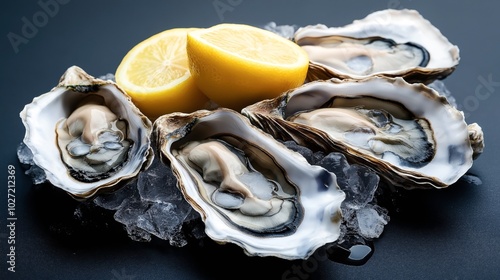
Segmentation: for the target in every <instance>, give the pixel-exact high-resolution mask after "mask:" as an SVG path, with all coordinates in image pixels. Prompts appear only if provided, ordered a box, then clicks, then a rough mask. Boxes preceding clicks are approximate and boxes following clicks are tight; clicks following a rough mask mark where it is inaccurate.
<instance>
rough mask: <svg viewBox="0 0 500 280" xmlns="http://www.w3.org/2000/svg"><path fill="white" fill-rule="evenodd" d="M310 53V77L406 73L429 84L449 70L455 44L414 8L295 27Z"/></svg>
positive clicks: (453, 61) (455, 60)
mask: <svg viewBox="0 0 500 280" xmlns="http://www.w3.org/2000/svg"><path fill="white" fill-rule="evenodd" d="M294 40H295V42H296V43H297V44H298V45H300V46H302V48H303V49H304V50H305V51H306V52H307V53H308V54H309V59H310V61H311V63H310V67H309V73H308V79H309V80H318V79H320V80H327V79H329V78H340V79H364V78H367V77H370V76H377V75H378V76H386V77H404V78H405V79H406V80H407V81H410V82H423V83H430V82H432V81H433V80H435V79H442V78H444V77H446V76H448V75H449V74H451V73H452V72H453V71H454V69H455V67H456V66H457V65H458V62H459V58H460V57H459V49H458V47H457V46H455V45H453V44H451V43H450V42H449V41H448V39H447V38H446V37H444V36H443V35H442V34H441V32H440V31H439V30H438V29H437V28H436V27H434V26H433V25H432V24H431V23H430V22H429V21H428V20H426V19H424V18H423V17H422V16H421V15H420V14H419V13H418V12H417V11H415V10H406V9H405V10H392V9H387V10H382V11H377V12H374V13H372V14H370V15H368V16H367V17H365V18H364V19H361V20H356V21H354V22H353V23H351V24H349V25H346V26H343V27H331V28H328V27H327V26H325V25H322V24H318V25H314V26H313V25H310V26H306V27H302V28H299V29H298V30H297V32H296V33H295V35H294Z"/></svg>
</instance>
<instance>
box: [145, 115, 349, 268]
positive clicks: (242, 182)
mask: <svg viewBox="0 0 500 280" xmlns="http://www.w3.org/2000/svg"><path fill="white" fill-rule="evenodd" d="M154 127H155V129H154V131H155V133H156V135H157V140H158V143H159V148H160V150H161V153H162V155H163V160H164V161H165V162H168V163H169V164H170V166H171V167H172V170H173V171H174V174H175V175H176V176H177V178H178V187H179V188H180V189H181V191H182V193H183V195H184V197H185V198H186V200H187V201H188V202H189V203H190V204H191V205H192V206H193V208H194V209H196V210H197V211H198V212H199V213H200V214H201V216H202V219H203V220H204V222H205V231H206V233H207V235H208V236H209V237H211V238H212V239H214V240H215V241H217V242H222V243H226V242H230V243H235V244H237V245H239V246H241V247H242V248H243V249H244V250H245V252H246V253H247V254H249V255H258V256H276V257H280V258H284V259H299V258H307V257H309V256H310V255H311V254H312V253H314V251H315V249H316V248H318V247H320V246H322V245H324V244H326V243H330V242H333V241H335V240H337V238H338V237H339V234H340V222H341V212H340V204H341V202H342V201H343V200H344V198H345V194H344V192H342V191H341V190H340V189H339V188H338V186H337V183H336V176H335V174H333V173H330V172H328V171H327V170H326V169H323V168H322V167H319V166H312V165H309V164H308V163H307V161H306V160H305V159H304V158H303V157H302V156H301V155H300V154H298V153H296V152H293V151H291V150H289V149H287V148H286V147H285V146H284V145H283V144H281V143H279V142H278V141H276V140H275V139H273V138H272V137H270V136H269V135H268V134H266V133H264V132H262V131H261V130H259V129H257V128H255V127H254V126H252V125H251V124H250V123H249V121H248V120H247V119H246V118H245V117H243V116H242V115H240V114H238V113H236V112H234V111H232V110H229V109H218V110H216V111H204V110H202V111H197V112H194V113H192V114H184V113H173V114H169V115H164V116H162V117H160V118H159V119H157V120H156V121H155V124H154Z"/></svg>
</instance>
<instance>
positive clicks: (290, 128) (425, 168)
mask: <svg viewBox="0 0 500 280" xmlns="http://www.w3.org/2000/svg"><path fill="white" fill-rule="evenodd" d="M242 113H243V114H244V115H247V116H248V117H249V118H250V120H251V121H252V122H253V123H254V124H255V125H257V126H259V127H261V128H262V129H264V130H265V131H267V132H269V133H271V134H272V135H273V136H275V137H276V138H281V139H285V140H289V139H290V140H295V141H296V142H298V143H299V144H301V145H304V146H309V147H314V146H315V147H316V148H318V149H323V150H328V151H340V152H343V153H344V154H345V155H346V157H347V158H348V159H350V160H351V161H354V162H357V163H361V164H365V165H367V166H369V167H371V168H373V169H374V170H376V171H377V172H378V173H379V174H380V175H381V176H382V177H384V178H385V179H386V180H387V181H389V182H391V183H392V184H395V185H399V186H402V187H405V188H425V187H435V188H443V187H447V186H449V185H450V184H452V183H454V182H455V181H457V180H458V179H459V178H460V177H461V176H462V175H463V174H464V173H465V172H466V171H467V170H468V169H469V168H470V167H471V165H472V161H473V150H472V148H471V141H470V140H469V137H471V138H473V137H474V136H472V134H474V133H472V130H471V136H469V130H470V129H471V128H473V126H472V125H471V126H469V127H468V126H467V124H466V123H465V121H464V117H463V114H462V112H460V111H458V110H456V109H455V108H454V107H452V106H451V105H449V104H448V102H447V101H446V99H445V98H444V97H440V96H439V95H438V94H437V93H436V92H435V91H434V90H432V89H430V88H428V87H426V86H425V85H423V84H408V83H407V82H405V81H404V80H403V79H402V78H391V79H389V78H382V77H374V78H368V79H365V80H360V81H352V80H343V81H340V80H336V79H332V80H330V81H316V82H311V83H308V84H305V85H304V86H302V87H299V88H297V89H294V90H291V91H289V92H287V93H285V94H283V95H282V96H280V97H278V98H275V99H272V100H264V101H261V102H259V103H256V104H254V105H251V106H248V107H247V108H244V109H243V110H242ZM475 126H477V125H475ZM477 127H478V126H477ZM477 127H476V128H475V129H473V130H474V131H476V132H478V133H476V134H474V135H478V137H475V138H476V139H477V140H476V142H478V143H475V144H474V145H475V146H477V147H482V145H483V143H482V133H480V132H481V130H480V129H478V128H477ZM479 134H480V135H479ZM479 142H480V143H479ZM481 150H482V148H481V149H476V152H477V153H480V152H481ZM476 156H477V155H476Z"/></svg>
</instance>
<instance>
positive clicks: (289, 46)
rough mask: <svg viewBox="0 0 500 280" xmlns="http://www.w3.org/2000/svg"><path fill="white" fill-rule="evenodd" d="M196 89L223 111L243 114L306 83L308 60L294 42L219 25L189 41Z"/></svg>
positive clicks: (261, 31) (246, 27) (264, 32)
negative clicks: (247, 107) (251, 106)
mask: <svg viewBox="0 0 500 280" xmlns="http://www.w3.org/2000/svg"><path fill="white" fill-rule="evenodd" d="M186 47H187V55H188V60H189V69H190V72H191V75H192V76H193V78H194V81H195V83H196V85H197V86H198V88H199V89H200V90H201V91H202V92H203V93H204V94H205V95H206V96H208V97H209V98H210V99H212V100H213V101H215V102H216V103H217V104H219V105H220V106H222V107H227V108H231V109H235V110H240V109H242V108H243V107H245V106H247V105H250V104H252V103H255V102H257V101H260V100H263V99H268V98H274V97H276V96H278V95H280V94H281V93H283V92H284V91H286V90H289V89H291V88H295V87H297V86H299V85H302V84H303V83H304V80H305V78H306V74H307V69H308V65H309V58H308V55H307V53H306V52H305V51H304V50H302V48H301V47H300V46H298V45H297V44H295V43H294V42H292V41H290V40H288V39H285V38H283V37H281V36H279V35H277V34H274V33H272V32H270V31H267V30H264V29H261V28H258V27H253V26H249V25H245V24H219V25H215V26H212V27H210V28H206V29H198V30H194V31H191V32H189V33H188V35H187V44H186Z"/></svg>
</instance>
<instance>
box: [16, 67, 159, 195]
mask: <svg viewBox="0 0 500 280" xmlns="http://www.w3.org/2000/svg"><path fill="white" fill-rule="evenodd" d="M20 117H21V119H22V121H23V124H24V126H25V128H26V133H25V137H24V139H23V141H24V143H25V144H26V146H28V148H29V149H30V150H31V151H32V152H33V156H34V157H33V160H34V162H35V164H36V165H37V166H39V167H41V168H42V169H43V170H44V172H45V173H46V176H47V179H48V180H49V181H50V183H52V184H53V185H54V186H56V187H59V188H61V189H63V190H65V191H67V192H68V193H70V194H71V195H73V196H75V197H76V198H87V197H90V196H92V195H94V194H95V193H96V192H97V191H98V190H100V189H104V188H110V187H112V186H114V185H116V184H117V183H118V182H120V181H122V180H125V179H129V178H132V177H134V176H135V175H137V174H138V173H139V171H140V170H141V169H142V168H143V167H146V166H147V165H149V163H150V162H151V160H152V157H153V153H152V149H151V147H150V139H149V137H150V134H151V131H152V123H151V121H150V120H149V119H148V118H147V117H145V116H144V115H143V114H142V113H141V112H140V111H139V110H138V109H137V108H136V107H135V106H134V104H133V103H132V102H131V101H130V98H129V97H128V95H126V94H125V93H124V92H123V91H122V90H121V89H120V88H119V87H118V86H117V85H116V84H115V83H113V82H112V81H103V80H100V79H96V78H94V77H92V76H90V75H88V74H87V73H85V72H84V71H83V70H82V69H81V68H79V67H77V66H72V67H70V68H68V69H67V70H66V72H65V73H64V75H63V76H62V77H61V79H60V82H59V84H58V85H57V86H56V87H54V88H53V89H52V90H51V91H50V92H48V93H45V94H42V95H40V96H38V97H36V98H34V99H33V102H32V103H30V104H27V105H26V106H25V107H24V109H23V110H22V112H21V113H20Z"/></svg>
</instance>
